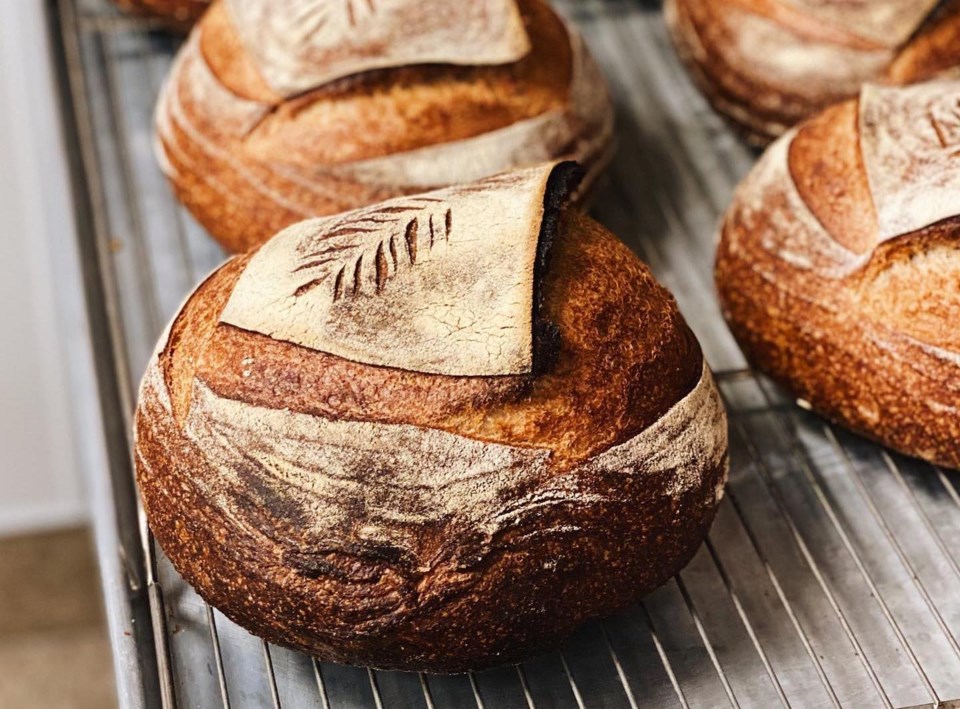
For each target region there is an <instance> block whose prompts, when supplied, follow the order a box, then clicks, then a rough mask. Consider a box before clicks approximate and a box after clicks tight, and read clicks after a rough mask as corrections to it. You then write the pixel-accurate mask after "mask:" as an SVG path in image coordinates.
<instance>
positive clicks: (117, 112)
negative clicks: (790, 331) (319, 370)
mask: <svg viewBox="0 0 960 709" xmlns="http://www.w3.org/2000/svg"><path fill="white" fill-rule="evenodd" d="M561 9H563V10H565V11H566V13H567V14H568V15H569V16H570V17H571V18H572V19H573V20H574V21H575V22H577V23H578V24H579V25H580V27H581V28H582V29H583V31H584V33H585V34H586V36H587V38H588V41H589V42H590V44H591V46H592V47H593V50H594V52H595V53H596V55H597V56H598V58H599V60H600V61H601V63H602V64H603V65H604V67H605V69H606V72H607V75H608V77H609V79H610V82H611V84H612V86H613V91H614V94H615V97H616V102H617V105H618V110H619V114H620V115H619V150H618V153H617V156H616V160H615V162H614V165H613V167H612V170H611V171H610V177H609V179H608V180H607V183H606V184H605V185H604V187H603V189H602V190H601V198H600V201H599V203H598V204H597V206H596V209H595V214H596V216H597V217H598V218H599V219H600V220H601V221H603V222H604V223H606V224H607V225H608V226H610V227H611V228H612V229H613V230H614V231H615V232H616V233H617V234H619V235H620V236H621V237H623V238H624V239H625V240H626V241H627V242H628V243H629V244H630V245H631V246H632V247H633V248H634V249H636V251H637V252H638V253H639V254H640V255H641V256H642V257H643V258H644V259H645V260H646V261H647V262H648V263H650V264H651V265H652V266H653V268H654V270H655V271H656V273H657V275H658V276H659V278H660V279H661V281H662V282H663V283H664V284H665V285H667V286H668V287H669V288H670V289H671V290H672V291H673V292H674V293H675V294H676V296H677V299H678V301H679V302H680V305H681V307H682V309H683V311H684V313H685V314H686V316H687V318H688V320H689V322H690V323H691V325H692V327H693V328H694V330H695V331H696V332H697V334H698V335H699V337H700V339H701V342H702V343H703V344H704V349H705V351H706V353H707V356H708V358H709V360H710V362H711V363H712V365H713V366H714V368H715V369H716V370H717V371H718V372H720V376H719V381H720V384H721V388H722V390H723V393H724V396H725V398H726V400H727V403H728V405H729V408H730V412H731V442H732V458H733V459H732V471H731V479H730V486H729V492H728V495H727V497H726V499H725V501H724V503H723V505H722V506H721V509H720V512H719V516H718V518H717V521H716V524H715V525H714V527H713V529H712V531H711V533H710V537H709V540H708V541H707V543H706V544H705V545H704V546H703V547H702V548H701V550H700V552H699V553H698V554H697V556H696V557H695V558H694V560H693V562H692V563H691V564H690V565H689V566H688V567H687V568H686V569H685V570H684V571H683V572H681V573H680V574H679V575H678V576H677V577H676V578H675V579H673V580H672V581H671V582H670V583H668V584H667V585H666V586H664V587H663V588H661V589H659V590H658V591H656V592H654V593H653V594H651V595H650V596H648V597H647V598H645V599H644V600H643V602H642V603H640V604H638V605H636V606H634V607H633V608H631V609H630V610H629V611H627V612H626V613H623V614H622V615H620V616H618V617H615V618H611V619H607V620H604V621H603V622H595V623H592V624H590V625H588V626H587V627H584V628H583V629H581V630H580V631H579V632H577V634H576V636H575V637H574V638H572V639H571V640H570V641H569V642H568V643H567V644H566V645H565V646H564V647H563V649H562V651H561V652H558V653H556V654H554V655H551V656H548V657H541V658H537V659H534V660H531V661H529V662H526V663H524V664H523V665H521V666H518V667H508V668H504V669H500V670H496V671H492V672H484V673H478V674H475V675H470V676H461V677H436V676H424V675H416V674H412V675H411V674H399V673H390V672H377V671H369V670H366V669H358V668H349V667H341V666H336V665H330V664H324V663H317V662H314V661H312V660H311V659H309V658H307V657H304V656H302V655H298V654H296V653H293V652H290V651H288V650H285V649H282V648H277V647H273V646H268V645H266V644H265V643H263V642H261V641H260V640H258V639H256V638H254V637H252V636H250V635H248V634H247V633H246V632H245V631H243V630H241V629H240V628H238V627H237V626H235V625H233V624H232V623H231V622H230V621H228V620H227V619H226V618H224V617H223V616H222V615H220V614H219V613H218V612H217V611H216V610H213V609H211V608H210V607H209V606H207V605H206V604H205V603H204V602H203V601H202V600H201V599H200V598H199V597H198V596H197V595H196V594H195V593H194V592H193V591H192V590H191V589H190V588H189V587H188V586H187V585H186V584H185V583H184V582H183V581H182V580H181V579H180V578H179V577H178V576H177V574H176V573H175V572H174V571H173V569H172V568H171V566H170V564H169V563H168V562H167V560H166V559H165V558H164V557H163V555H162V553H161V552H160V551H159V549H157V548H155V547H154V545H153V542H152V540H151V539H150V537H149V535H148V533H147V532H146V528H145V525H144V524H143V521H142V519H140V518H139V516H138V511H137V506H136V496H135V490H134V487H133V484H132V476H131V470H130V462H129V440H128V434H127V432H128V431H129V430H130V426H129V423H130V421H129V419H130V414H131V412H132V410H133V406H134V397H135V385H136V382H137V380H138V378H139V375H140V373H141V371H142V369H143V367H144V364H145V362H146V361H147V358H148V356H149V355H150V353H151V350H152V348H153V345H154V342H155V340H156V338H157V336H158V334H159V332H160V330H161V327H162V325H163V324H164V323H165V321H166V320H167V319H168V318H169V317H170V316H171V315H172V314H173V313H174V312H175V310H176V308H177V307H178V305H179V303H180V300H181V298H182V297H183V296H184V294H186V293H187V292H188V291H189V290H190V288H191V287H192V286H193V285H194V284H195V283H196V282H197V281H198V280H199V279H200V278H201V277H202V276H203V275H204V274H205V273H207V272H208V271H209V270H211V269H212V268H213V267H214V266H215V265H216V264H217V263H218V262H219V261H220V260H221V258H222V254H221V253H220V251H219V250H218V249H217V247H216V246H215V245H214V244H213V242H212V241H210V240H209V239H207V238H206V237H205V236H204V234H203V232H202V230H201V229H200V228H199V227H198V226H197V225H196V224H195V223H194V222H193V221H192V220H191V219H190V217H189V216H188V215H187V214H186V213H185V212H184V211H183V210H182V209H180V208H179V206H178V205H177V204H176V203H175V202H174V200H173V199H172V197H171V194H170V192H169V190H168V188H167V186H166V184H165V183H164V180H163V178H162V177H161V175H160V173H159V171H158V169H157V168H156V165H155V163H154V159H153V155H152V151H151V140H152V137H151V112H152V109H153V104H154V100H155V97H156V94H157V90H158V88H159V85H160V82H161V80H162V78H163V76H164V74H165V73H166V71H167V69H168V68H169V66H170V61H171V57H172V54H173V52H174V50H175V49H176V41H175V40H174V39H172V38H170V37H168V36H165V35H163V34H161V33H158V32H154V31H153V30H154V29H156V28H155V27H151V26H150V25H149V23H146V22H144V21H142V20H133V19H130V18H124V17H121V16H120V15H118V14H116V12H115V11H113V10H112V9H110V8H109V6H108V5H107V4H103V3H102V2H101V0H58V10H57V11H56V12H54V13H53V19H54V24H55V25H57V28H56V29H57V32H58V36H59V37H60V38H61V39H62V43H61V46H60V49H61V50H62V52H61V56H60V59H61V65H62V69H63V77H64V106H65V114H66V115H67V117H68V120H69V121H70V122H71V125H70V126H69V130H68V133H69V135H68V140H70V141H71V144H72V147H73V151H72V152H73V153H74V155H75V157H76V158H77V160H76V164H75V166H74V168H75V173H76V174H75V177H76V186H77V207H78V212H79V215H80V227H81V243H80V249H81V251H82V254H83V256H84V259H83V261H84V264H83V266H84V273H83V275H84V277H85V284H86V289H87V293H86V296H87V302H88V307H89V311H90V319H91V322H92V329H93V338H92V339H93V343H92V344H93V346H94V348H95V354H96V360H97V365H98V372H99V381H98V386H99V392H98V393H99V397H100V400H101V403H102V408H103V419H104V425H105V432H106V440H107V444H108V453H109V462H110V466H109V469H105V470H98V471H96V474H97V475H98V476H99V477H98V478H97V479H98V480H100V481H101V483H105V482H108V483H109V484H108V485H106V484H100V485H98V486H95V487H97V488H98V489H101V490H105V491H109V493H110V494H101V495H99V496H98V497H97V498H96V500H95V503H96V506H97V533H98V538H99V541H100V548H101V550H106V552H103V558H102V559H101V561H102V564H103V567H104V569H105V570H107V573H105V578H104V588H105V592H106V596H107V603H108V610H109V619H110V624H111V633H112V635H113V647H114V654H115V661H116V666H117V673H118V683H119V686H120V693H121V699H122V703H123V705H124V706H126V707H157V706H179V707H181V708H186V707H202V708H204V709H206V708H207V707H217V706H223V707H237V708H241V707H271V706H273V707H284V708H285V709H289V708H297V707H323V708H324V709H327V708H330V709H340V708H347V707H350V708H352V707H377V708H390V707H401V708H403V709H406V708H407V707H421V708H429V709H433V708H434V707H436V708H437V709H440V708H446V707H451V708H457V709H459V708H461V707H473V706H476V707H479V708H481V709H499V708H500V707H530V708H536V707H540V708H544V707H579V708H580V709H586V708H588V707H614V708H620V707H624V708H626V707H630V708H632V709H637V708H639V707H721V706H728V705H729V706H735V707H773V706H778V705H782V706H793V707H817V708H819V707H830V706H834V707H837V706H843V707H890V708H891V709H894V708H896V709H900V708H903V707H917V706H926V707H933V706H942V707H948V706H949V707H960V643H958V641H960V593H958V589H960V544H958V542H960V494H958V491H960V475H958V474H957V473H954V472H947V471H943V470H938V469H936V468H934V467H931V466H929V465H926V464H923V463H919V462H917V461H912V460H907V459H904V458H901V457H899V456H896V455H893V454H890V453H888V452H886V451H884V450H882V449H880V448H878V447H876V446H874V445H871V444H869V443H867V442H865V441H863V440H861V439H859V438H856V437H855V436H852V435H850V434H848V433H845V432H843V431H840V430H835V429H833V428H832V427H830V426H828V425H826V424H825V423H824V422H823V421H822V420H821V419H819V418H817V417H816V416H814V415H812V414H810V413H808V412H806V411H804V410H802V409H800V408H798V407H796V406H795V405H793V403H792V402H790V401H788V400H787V399H785V398H784V396H783V395H782V393H781V392H779V391H778V390H777V389H776V388H775V387H773V386H772V385H771V384H770V383H769V382H767V381H766V380H764V379H762V378H760V377H757V376H755V375H754V374H752V373H751V372H750V371H749V370H747V369H746V368H745V363H744V361H743V359H742V356H741V354H740V353H739V351H738V349H737V347H736V345H735V344H734V342H733V340H732V339H731V337H730V335H729V333H728V331H727V329H726V328H725V326H724V325H723V322H722V320H721V318H720V314H719V311H718V307H717V304H716V301H715V298H714V295H713V290H712V286H711V283H712V279H711V258H712V252H713V234H714V225H715V223H716V220H717V216H718V214H719V212H720V211H721V210H722V209H723V207H724V206H725V205H726V203H727V202H728V200H729V199H730V196H731V193H732V190H733V187H734V185H735V184H736V182H737V181H738V179H739V178H740V177H741V176H742V175H743V174H744V173H745V171H746V170H747V169H749V167H750V165H751V163H752V162H753V160H754V157H755V156H754V155H753V154H752V153H751V152H750V151H748V150H747V149H746V148H745V147H744V146H743V145H742V144H741V143H740V142H739V141H738V140H737V139H736V138H735V137H734V136H733V135H732V134H731V133H730V132H729V131H728V130H726V128H725V127H724V125H723V124H722V123H721V122H720V121H719V120H718V119H717V118H716V116H714V115H713V114H712V113H711V111H710V110H709V109H708V108H707V106H706V105H705V103H704V102H703V101H702V100H701V98H700V97H699V96H698V95H697V93H696V92H695V91H694V90H693V89H692V87H691V86H690V84H689V83H688V81H687V78H686V76H685V75H684V73H683V71H682V70H681V68H680V66H679V65H678V63H677V61H676V59H675V57H674V54H673V52H672V50H671V48H670V46H669V44H668V41H667V39H666V36H665V31H664V27H663V24H662V18H661V16H660V12H659V10H658V8H657V7H655V6H651V5H650V4H647V3H642V2H640V1H639V0H635V1H630V0H619V1H614V0H579V1H577V0H567V1H566V2H564V3H561Z"/></svg>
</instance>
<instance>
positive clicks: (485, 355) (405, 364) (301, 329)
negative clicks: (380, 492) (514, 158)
mask: <svg viewBox="0 0 960 709" xmlns="http://www.w3.org/2000/svg"><path fill="white" fill-rule="evenodd" d="M553 169H554V166H553V165H548V166H545V167H542V168H536V169H531V170H526V171H522V172H518V173H513V174H510V175H506V176H498V177H495V178H490V179H488V180H485V181H483V182H480V183H477V184H474V185H470V186H465V187H455V188H450V189H447V190H442V191H438V192H432V193H427V194H423V195H417V196H414V197H402V198H399V199H396V200H392V201H390V202H386V203H383V204H380V205H377V206H375V207H371V208H367V209H363V210H358V211H356V212H352V213H349V214H347V215H343V216H338V217H331V218H327V219H317V220H310V221H306V222H303V223H301V224H297V225H295V226H293V227H290V228H289V229H287V230H286V231H284V232H282V233H281V234H279V235H277V236H276V237H274V238H273V239H272V240H271V241H269V242H268V243H267V244H266V245H265V246H263V247H262V248H261V249H260V250H259V251H258V252H257V254H256V255H255V256H253V258H252V259H251V261H250V263H249V264H248V266H247V268H246V270H245V271H244V273H243V275H242V276H241V278H240V280H239V282H238V283H237V285H236V288H235V289H234V291H233V295H232V296H231V298H230V300H229V301H228V303H227V306H226V308H225V309H224V312H223V314H222V315H221V321H222V322H224V323H227V324H230V325H234V326H236V327H239V328H242V329H245V330H250V331H253V332H259V333H262V334H265V335H269V336H270V337H272V338H274V339H279V340H285V341H288V342H293V343H296V344H299V345H302V346H304V347H309V348H311V349H315V350H319V351H322V352H327V353H330V354H334V355H337V356H339V357H343V358H345V359H349V360H353V361H356V362H363V363H366V364H373V365H379V366H388V367H395V368H399V369H405V370H408V371H420V372H428V373H437V374H446V375H451V376H501V375H512V374H527V373H529V372H531V371H532V368H533V311H534V291H535V287H534V271H535V261H536V258H537V251H538V248H537V247H538V243H539V238H540V224H541V222H542V221H543V215H544V200H545V197H546V191H547V181H548V179H549V178H550V175H551V173H552V172H553Z"/></svg>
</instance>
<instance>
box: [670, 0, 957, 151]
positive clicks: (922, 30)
mask: <svg viewBox="0 0 960 709" xmlns="http://www.w3.org/2000/svg"><path fill="white" fill-rule="evenodd" d="M925 2H927V4H930V3H929V2H928V0H910V3H911V4H913V5H915V6H917V9H916V10H914V11H911V10H910V9H907V10H906V11H905V12H906V13H910V12H913V13H914V14H913V15H910V17H911V18H912V17H914V16H917V13H922V12H924V11H925V10H926V8H927V5H924V3H925ZM864 6H865V7H869V4H864ZM818 7H819V8H821V9H820V11H819V12H820V14H818V13H817V12H813V11H810V10H805V9H804V8H803V6H802V3H799V2H797V0H667V2H666V7H665V10H666V15H667V20H668V25H669V27H670V30H671V35H672V38H673V41H674V44H675V46H676V47H677V50H678V52H679V54H680V56H681V58H682V59H683V61H684V63H685V64H686V65H687V68H688V69H689V70H690V72H691V75H692V76H693V78H694V79H695V81H696V83H697V85H698V87H699V88H700V90H701V91H702V92H703V93H704V95H705V96H706V97H707V98H708V100H709V101H710V102H711V104H713V107H714V108H715V109H716V110H717V111H718V112H720V113H722V114H723V115H724V116H725V117H726V118H728V119H729V120H730V121H731V122H733V123H734V124H735V125H737V126H738V127H739V128H740V129H741V130H742V131H743V132H744V133H745V135H746V136H747V137H748V138H749V139H750V140H751V142H754V143H756V144H758V145H763V144H766V143H767V142H769V141H770V140H772V139H773V138H775V137H776V136H778V135H780V134H781V133H783V132H784V131H785V130H786V129H787V128H789V127H790V126H793V125H795V124H796V123H798V122H800V121H801V120H803V119H804V118H807V117H809V116H812V115H814V114H815V113H817V112H819V111H820V110H822V109H824V108H826V107H827V106H829V105H831V104H833V103H836V102H838V101H841V100H843V99H847V98H851V97H853V96H855V95H856V92H857V90H858V89H859V86H860V85H861V84H863V83H865V82H868V81H883V80H890V81H894V82H898V83H906V82H910V81H917V80H920V79H924V78H929V77H932V76H934V75H935V74H939V73H941V72H943V71H945V70H949V69H954V68H956V67H957V66H958V65H960V52H958V50H957V47H958V46H960V44H958V43H957V42H953V41H952V39H953V38H955V37H956V33H957V31H958V29H957V28H958V26H960V3H956V2H951V3H948V4H947V5H946V6H945V7H940V8H938V9H937V10H936V11H935V12H933V13H932V14H930V15H929V17H928V18H927V19H926V20H925V21H923V16H922V15H919V19H920V20H921V21H922V22H921V23H920V24H919V25H918V26H917V32H916V33H915V34H913V35H910V36H906V37H904V39H903V41H902V43H900V42H899V40H896V41H894V40H893V39H891V42H893V43H892V44H891V43H890V42H885V41H883V40H881V39H880V37H882V36H883V35H882V34H879V35H878V34H877V31H876V28H873V31H872V32H868V31H863V32H858V31H857V27H858V23H861V24H860V26H861V27H862V28H863V29H866V28H865V27H864V26H863V24H862V23H863V22H864V19H863V18H862V17H860V18H858V17H856V12H857V10H844V9H843V8H844V3H840V2H837V3H833V4H831V3H821V4H819V5H818ZM904 7H907V5H906V4H905V5H904ZM897 9H900V8H899V7H898V8H897ZM844 12H849V13H850V14H851V17H850V18H849V19H848V20H847V21H846V22H840V21H837V19H836V17H842V13H844ZM831 13H833V15H831ZM834 15H835V16H834ZM901 25H902V23H899V24H898V25H897V26H896V32H891V33H890V36H891V38H893V37H896V36H897V35H898V33H902V32H903V30H904V29H909V27H906V26H901Z"/></svg>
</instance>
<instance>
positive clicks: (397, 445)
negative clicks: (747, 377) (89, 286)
mask: <svg viewBox="0 0 960 709" xmlns="http://www.w3.org/2000/svg"><path fill="white" fill-rule="evenodd" d="M141 401H142V402H143V404H142V406H143V407H145V408H148V409H151V408H156V407H159V410H158V411H155V412H154V415H153V417H154V418H156V416H157V415H158V414H160V413H162V415H163V416H164V417H172V408H171V404H170V395H169V392H168V390H167V387H166V384H165V383H164V380H163V375H162V373H161V371H160V367H159V366H158V364H157V361H156V360H154V362H153V363H152V365H151V368H150V369H149V371H148V373H147V375H146V377H145V378H144V382H143V385H142V388H141ZM183 426H184V433H185V436H186V438H187V440H189V441H190V444H191V445H193V446H194V447H195V448H196V450H197V451H201V452H202V456H203V459H204V461H205V463H206V465H207V466H209V467H204V468H202V469H197V470H194V471H192V472H193V474H194V475H195V476H196V477H195V478H194V479H195V481H196V483H197V484H198V485H199V486H200V488H201V489H202V490H203V492H204V494H205V496H206V497H208V498H209V499H210V500H212V501H214V504H215V505H216V506H217V507H218V508H219V512H220V513H221V514H223V515H224V516H225V517H226V518H228V519H232V520H242V519H244V517H245V516H246V514H247V513H246V512H245V510H246V509H247V505H248V504H249V500H250V499H258V498H261V499H263V500H265V501H266V500H269V501H270V504H271V506H272V507H274V508H276V509H283V510H285V511H286V513H285V517H286V519H285V520H284V521H282V522H280V525H281V526H278V527H276V528H273V529H258V530H256V534H258V535H259V534H266V535H267V536H268V537H271V536H278V535H282V534H283V533H284V530H283V529H282V525H284V524H287V523H295V524H296V526H297V532H298V534H299V535H302V536H301V541H300V542H299V544H301V545H302V546H303V547H304V548H310V549H313V550H318V549H319V550H327V549H352V550H353V553H355V554H358V555H362V554H363V553H364V550H366V553H371V554H376V555H383V554H384V553H385V551H384V550H385V549H389V550H390V555H391V556H392V557H394V558H397V559H399V560H401V561H402V564H403V566H404V567H406V568H407V569H408V570H409V572H410V573H423V572H425V571H426V570H428V568H429V566H430V563H431V559H430V558H429V557H428V556H425V552H424V543H423V540H422V538H421V537H422V530H423V529H425V528H432V527H434V526H436V525H441V526H444V527H446V528H448V529H450V530H451V531H453V530H455V538H451V539H448V540H446V542H445V546H449V547H451V548H456V549H457V551H456V553H457V555H458V556H457V558H454V559H451V560H448V561H450V562H451V563H453V564H454V565H456V566H464V567H466V566H477V565H482V559H483V555H484V554H485V553H486V552H487V551H489V546H488V543H489V540H490V539H492V538H493V537H494V536H496V535H497V534H498V533H501V532H503V531H504V530H506V529H509V528H515V527H519V528H524V527H533V528H535V529H536V531H535V532H531V534H536V535H538V536H549V535H564V534H570V533H575V532H577V531H579V530H578V529H577V528H576V527H573V526H571V525H570V523H569V522H567V523H564V524H561V525H560V526H558V527H556V528H549V527H543V526H541V525H538V524H537V520H538V519H539V518H542V517H543V516H544V513H545V512H546V511H547V510H550V509H565V510H568V511H569V510H570V509H571V508H589V507H592V506H597V505H599V504H600V503H602V502H604V501H605V500H604V498H602V497H598V496H597V495H596V494H593V493H589V492H587V491H586V490H585V489H583V488H582V486H581V485H582V483H581V480H583V479H585V478H588V477H590V476H596V475H600V474H617V475H626V476H632V475H638V476H642V475H650V476H659V475H670V476H672V483H671V484H670V486H669V495H670V496H671V497H675V498H680V497H682V496H683V495H685V494H687V493H689V492H690V491H691V490H694V489H695V488H697V487H698V486H699V485H701V484H702V483H703V481H704V477H705V476H707V475H708V474H710V473H711V472H713V471H716V470H717V469H720V468H723V467H724V465H725V463H724V461H725V456H726V443H727V441H726V414H725V412H724V408H723V404H722V402H721V400H720V397H719V394H718V392H717V390H716V387H715V385H714V383H713V378H712V375H711V374H710V370H709V369H708V368H707V367H706V365H704V367H703V372H702V375H701V377H700V380H699V382H698V383H697V385H696V386H695V387H694V389H693V390H692V391H691V392H690V393H689V394H688V395H687V396H686V397H684V398H683V399H682V400H681V401H679V402H678V403H677V404H675V405H674V406H673V407H672V408H671V409H670V410H669V411H668V412H667V413H665V414H664V415H663V416H662V417H661V418H660V419H659V420H658V421H657V422H656V423H655V424H654V425H652V426H651V427H649V428H648V429H646V430H645V431H642V432H641V433H639V434H638V435H636V436H634V437H633V438H631V439H630V440H628V441H626V442H625V443H622V444H620V445H618V446H615V447H613V448H610V449H608V450H607V451H605V452H603V453H601V454H600V455H598V456H595V457H594V458H592V459H590V460H588V461H585V462H583V463H580V464H578V465H577V466H575V467H573V468H571V469H569V470H567V471H565V472H560V471H556V470H551V464H550V451H549V450H546V449H535V448H519V447H513V446H508V445H501V444H491V443H486V442H482V441H476V440H472V439H468V438H464V437H463V436H458V435H456V434H452V433H446V432H443V431H438V430H432V429H423V428H419V427H415V426H408V425H403V424H383V423H372V422H355V421H336V420H331V419H325V418H322V417H317V416H311V415H307V414H300V413H295V412H291V411H287V410H278V409H267V408H263V407H257V406H253V405H250V404H246V403H244V402H238V401H233V400H230V399H225V398H222V397H219V396H217V395H216V394H215V393H213V392H212V391H211V390H210V389H208V388H207V387H206V386H205V385H204V384H203V383H202V382H200V381H199V380H196V381H195V382H194V389H193V395H192V404H191V408H190V413H189V415H188V417H187V420H186V421H185V422H184V423H183ZM171 444H173V442H172V441H171ZM174 453H175V451H174V450H173V449H171V450H168V451H166V454H168V455H171V457H175V456H173V454H174ZM137 454H138V461H139V462H140V463H141V465H143V464H147V465H149V463H148V462H147V460H146V458H145V456H144V455H143V451H142V450H141V449H140V448H139V447H138V448H137ZM154 455H155V454H154ZM371 471H374V472H371ZM376 471H384V472H383V473H382V474H380V473H376ZM387 471H389V472H387ZM722 488H723V481H722V480H721V481H719V484H718V485H717V487H716V490H715V494H716V499H719V498H720V496H721V495H722ZM358 509H361V510H363V515H362V516H361V517H359V518H358V516H357V512H356V511H357V510H358ZM458 545H459V546H458ZM434 551H436V550H434Z"/></svg>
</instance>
